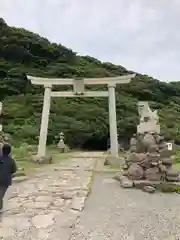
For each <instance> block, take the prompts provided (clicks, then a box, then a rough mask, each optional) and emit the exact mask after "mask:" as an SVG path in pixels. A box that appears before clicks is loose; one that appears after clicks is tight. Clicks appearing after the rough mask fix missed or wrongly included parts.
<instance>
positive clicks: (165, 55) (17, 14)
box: [0, 0, 180, 81]
mask: <svg viewBox="0 0 180 240" xmlns="http://www.w3.org/2000/svg"><path fill="white" fill-rule="evenodd" d="M0 16H2V17H3V18H4V19H5V21H7V23H8V24H10V25H14V26H17V27H24V28H27V29H29V30H31V31H34V32H36V33H39V34H40V35H42V36H45V37H47V38H49V39H50V40H51V41H55V42H58V43H61V44H63V45H65V46H67V47H69V48H72V49H73V50H74V51H76V52H78V53H80V54H82V55H83V54H88V55H91V56H94V57H97V58H99V59H101V60H103V61H111V62H113V63H116V64H121V65H123V66H124V67H126V68H128V69H132V70H136V71H137V72H141V73H146V74H148V75H151V76H154V77H157V78H159V79H162V80H167V81H169V80H179V78H180V67H179V65H180V48H179V42H180V32H179V26H180V1H179V0H172V1H169V0H158V1H157V0H151V1H149V0H133V1H132V0H111V1H104V0H91V1H90V0H26V1H24V0H16V1H14V0H0Z"/></svg>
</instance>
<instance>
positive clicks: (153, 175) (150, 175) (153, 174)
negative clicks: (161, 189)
mask: <svg viewBox="0 0 180 240" xmlns="http://www.w3.org/2000/svg"><path fill="white" fill-rule="evenodd" d="M162 177H163V176H162V174H161V173H160V171H159V168H158V167H152V168H149V169H147V170H146V171H145V178H146V179H147V180H150V181H160V180H161V179H162Z"/></svg>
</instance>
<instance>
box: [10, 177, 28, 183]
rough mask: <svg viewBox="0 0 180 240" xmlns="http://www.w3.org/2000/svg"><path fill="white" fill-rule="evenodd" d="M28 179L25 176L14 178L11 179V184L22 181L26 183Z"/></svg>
mask: <svg viewBox="0 0 180 240" xmlns="http://www.w3.org/2000/svg"><path fill="white" fill-rule="evenodd" d="M28 179H29V178H28V177H27V176H20V177H14V178H13V182H16V183H17V182H22V181H26V180H28Z"/></svg>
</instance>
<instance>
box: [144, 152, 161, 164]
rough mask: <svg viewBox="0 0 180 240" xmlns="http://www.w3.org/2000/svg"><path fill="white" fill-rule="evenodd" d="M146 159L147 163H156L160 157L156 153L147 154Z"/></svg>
mask: <svg viewBox="0 0 180 240" xmlns="http://www.w3.org/2000/svg"><path fill="white" fill-rule="evenodd" d="M147 158H148V161H149V162H156V163H158V162H159V161H160V155H159V154H158V153H148V155H147Z"/></svg>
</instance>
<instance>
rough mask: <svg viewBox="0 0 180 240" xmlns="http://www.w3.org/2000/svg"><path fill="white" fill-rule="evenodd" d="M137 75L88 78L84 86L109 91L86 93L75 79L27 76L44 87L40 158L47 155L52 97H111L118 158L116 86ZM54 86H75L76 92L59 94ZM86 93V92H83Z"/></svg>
mask: <svg viewBox="0 0 180 240" xmlns="http://www.w3.org/2000/svg"><path fill="white" fill-rule="evenodd" d="M134 77H135V74H131V75H125V76H119V77H109V78H87V79H84V80H83V85H107V86H108V91H84V86H83V85H82V83H80V82H79V83H77V84H76V83H75V80H74V79H56V78H40V77H32V76H27V78H28V79H29V80H31V83H32V84H35V85H44V88H45V91H44V103H43V110H42V118H41V129H40V137H39V146H38V156H39V157H44V156H45V155H46V142H47V133H48V122H49V113H50V102H51V97H109V125H110V148H111V156H112V157H118V136H117V120H116V99H115V87H116V84H124V83H129V82H130V81H131V79H132V78H134ZM53 85H73V86H74V87H75V89H74V92H68V91H67V92H57V91H53V92H52V91H51V89H52V86H53ZM82 91H84V92H82Z"/></svg>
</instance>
